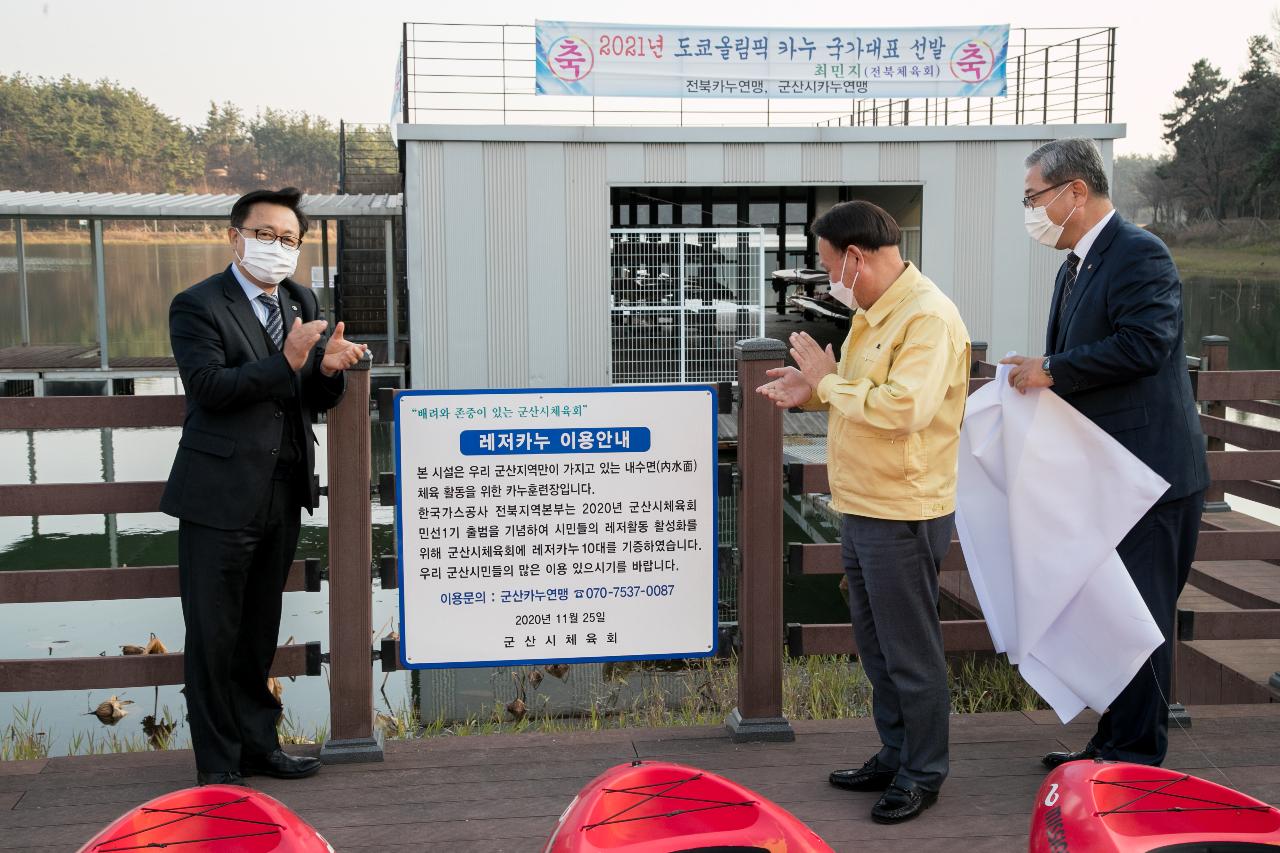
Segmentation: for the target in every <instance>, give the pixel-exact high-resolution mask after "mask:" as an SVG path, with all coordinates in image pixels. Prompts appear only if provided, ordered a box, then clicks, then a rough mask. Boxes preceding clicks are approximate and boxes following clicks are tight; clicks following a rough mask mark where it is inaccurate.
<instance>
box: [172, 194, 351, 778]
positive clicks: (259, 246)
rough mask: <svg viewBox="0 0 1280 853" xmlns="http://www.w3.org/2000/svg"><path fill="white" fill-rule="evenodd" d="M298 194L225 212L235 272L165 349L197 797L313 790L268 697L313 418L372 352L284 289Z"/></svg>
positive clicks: (181, 320) (185, 307)
mask: <svg viewBox="0 0 1280 853" xmlns="http://www.w3.org/2000/svg"><path fill="white" fill-rule="evenodd" d="M301 198H302V194H301V192H300V191H298V190H296V189H293V188H291V187H290V188H286V189H283V190H279V191H278V192H273V191H269V190H255V191H254V192H251V193H248V194H247V195H244V196H242V197H241V198H240V199H239V200H238V201H236V203H235V205H234V206H233V207H232V209H231V226H230V227H229V228H228V229H227V239H228V241H229V243H230V246H231V250H232V253H233V254H234V256H235V260H234V262H233V263H232V264H231V265H230V266H228V267H227V269H225V270H223V271H222V272H220V273H218V274H217V275H215V276H212V277H210V278H207V279H205V280H204V281H202V282H200V283H199V284H197V285H194V286H193V287H190V288H188V289H186V290H184V291H182V292H181V293H179V294H178V295H177V296H175V297H174V298H173V303H172V304H171V305H170V307H169V338H170V342H171V344H172V347H173V355H174V358H175V359H176V360H177V363H178V371H179V373H181V375H182V383H183V386H184V387H185V389H186V395H187V414H186V419H185V420H184V422H183V426H182V438H181V440H180V441H179V443H178V453H177V455H176V456H175V457H174V460H173V470H172V471H171V472H170V474H169V482H168V484H167V485H166V486H165V491H164V497H163V499H162V501H161V504H160V508H161V509H162V510H163V511H164V512H166V513H168V514H169V515H173V516H177V518H178V519H179V523H178V577H179V582H180V586H181V596H182V615H183V618H184V620H185V622H186V628H187V635H186V646H185V649H184V653H185V680H186V699H187V715H188V719H189V721H190V723H191V741H192V745H193V746H194V748H195V753H196V769H197V782H198V783H199V784H201V785H205V784H214V783H222V784H243V778H242V777H243V776H244V775H247V774H253V773H258V774H264V775H270V776H276V777H279V778H300V777H303V776H310V775H311V774H313V773H315V772H316V771H317V770H319V769H320V762H319V761H318V760H316V759H314V758H300V757H295V756H290V755H288V754H287V753H285V752H284V751H283V750H281V749H280V742H279V740H278V738H277V736H276V719H277V718H278V716H279V714H280V710H281V708H280V704H279V703H278V702H277V701H276V699H275V698H274V697H273V696H272V695H271V692H270V691H269V690H268V688H267V677H268V673H269V671H270V668H271V661H272V658H273V657H274V655H275V650H276V644H277V642H278V634H279V630H280V606H281V600H282V595H283V590H284V584H285V579H286V577H287V576H288V573H289V566H290V564H291V563H292V562H293V555H294V551H295V550H296V549H297V545H298V532H299V528H300V524H301V512H300V510H301V508H302V507H304V506H305V507H306V508H307V510H308V512H309V511H311V510H312V509H314V508H315V507H316V505H317V498H318V495H317V490H316V485H315V482H314V478H313V476H312V473H313V471H314V467H315V444H316V438H315V435H314V434H313V432H312V429H311V423H312V421H313V419H314V418H315V416H316V415H317V414H318V413H320V412H323V411H325V410H327V409H330V408H332V407H333V406H335V405H336V404H337V403H338V401H339V399H341V397H342V393H343V390H344V388H345V384H344V383H345V379H344V376H343V371H344V370H345V369H346V368H348V367H350V366H351V365H353V364H355V362H356V361H357V360H359V359H360V358H361V357H362V356H363V354H364V349H365V348H364V347H363V346H362V345H360V344H356V343H352V342H350V341H347V340H345V339H344V338H343V324H342V323H338V324H337V327H336V329H335V330H334V333H333V335H332V336H328V337H326V336H324V331H325V328H326V326H327V323H326V322H325V321H324V320H319V319H316V317H317V315H318V314H319V308H318V305H317V303H316V298H315V295H314V294H312V292H311V290H310V289H309V288H306V287H301V286H299V285H297V284H295V283H294V282H292V281H290V280H289V279H288V276H289V275H291V274H292V273H293V271H294V268H295V266H296V265H297V260H298V253H299V249H300V247H301V245H302V239H303V237H304V236H305V234H306V233H307V218H306V216H305V215H304V214H303V213H302V211H301V209H300V208H299V204H300V202H301Z"/></svg>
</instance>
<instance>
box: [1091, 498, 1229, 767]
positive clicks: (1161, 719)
mask: <svg viewBox="0 0 1280 853" xmlns="http://www.w3.org/2000/svg"><path fill="white" fill-rule="evenodd" d="M1203 511H1204V492H1197V493H1195V494H1194V495H1189V496H1187V497H1185V498H1178V499H1176V500H1171V501H1166V502H1164V503H1161V504H1156V505H1155V506H1153V507H1152V508H1151V509H1150V510H1148V511H1147V514H1146V515H1144V516H1143V517H1142V518H1141V519H1139V520H1138V523H1137V524H1135V525H1134V526H1133V529H1132V530H1130V531H1129V533H1128V535H1126V536H1125V538H1124V539H1123V540H1121V542H1120V545H1119V547H1117V548H1116V551H1117V552H1118V553H1119V554H1120V559H1121V560H1123V561H1124V565H1125V568H1126V569H1128V570H1129V576H1130V577H1131V578H1133V582H1134V584H1135V585H1136V586H1137V587H1138V592H1139V594H1141V596H1142V600H1143V601H1145V602H1146V603H1147V608H1148V609H1149V610H1150V611H1151V616H1152V618H1154V619H1155V620H1156V624H1157V625H1159V626H1160V633H1162V634H1164V642H1163V643H1162V644H1161V645H1160V647H1159V648H1157V649H1156V650H1155V651H1154V652H1152V653H1151V657H1150V658H1149V659H1148V661H1147V662H1146V663H1144V664H1143V665H1142V668H1141V669H1140V670H1138V672H1137V674H1136V675H1134V677H1133V679H1132V680H1131V681H1130V682H1129V683H1128V685H1126V686H1125V688H1124V690H1122V691H1120V695H1119V696H1117V697H1116V698H1115V699H1114V700H1113V701H1112V702H1111V707H1110V708H1108V709H1107V712H1106V713H1105V714H1103V715H1102V718H1101V719H1100V720H1098V730H1097V731H1096V732H1095V733H1094V735H1093V738H1092V742H1093V745H1094V746H1096V747H1097V748H1098V749H1099V750H1100V751H1101V754H1102V757H1103V758H1109V759H1113V760H1115V761H1132V762H1134V763H1136V764H1150V765H1156V766H1159V764H1160V763H1161V762H1163V761H1164V756H1165V752H1166V751H1167V749H1168V746H1169V705H1168V701H1166V700H1167V699H1168V700H1170V701H1171V700H1172V697H1170V695H1169V691H1170V688H1171V682H1172V680H1173V643H1174V637H1173V629H1174V620H1175V617H1176V611H1177V607H1178V596H1179V595H1181V594H1182V588H1183V587H1184V586H1186V583H1187V575H1189V574H1190V573H1191V562H1192V561H1193V560H1194V559H1195V553H1196V541H1197V540H1198V539H1199V536H1200V515H1201V513H1202V512H1203Z"/></svg>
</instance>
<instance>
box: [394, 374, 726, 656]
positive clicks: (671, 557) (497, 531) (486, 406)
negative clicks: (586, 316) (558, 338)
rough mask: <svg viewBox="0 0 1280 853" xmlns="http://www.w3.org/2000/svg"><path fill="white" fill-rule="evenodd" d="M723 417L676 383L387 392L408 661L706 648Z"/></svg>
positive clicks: (711, 645) (692, 652) (712, 615)
mask: <svg viewBox="0 0 1280 853" xmlns="http://www.w3.org/2000/svg"><path fill="white" fill-rule="evenodd" d="M716 411H717V408H716V393H715V390H714V389H713V388H708V387H702V386H687V385H677V386H624V387H616V386H615V387H612V388H572V389H544V388H538V389H527V390H510V391H507V390H500V391H492V390H473V391H406V392H403V393H401V394H400V395H398V396H397V398H396V488H397V496H396V522H397V525H396V526H397V540H398V541H397V547H398V550H399V557H400V560H399V563H400V649H401V663H402V664H403V665H404V666H406V667H409V668H418V669H423V668H437V667H463V666H498V665H510V664H535V663H551V662H564V663H573V662H584V661H602V660H642V659H654V658H688V657H705V656H708V655H711V654H714V652H715V643H716V555H717V547H716V546H717V540H716Z"/></svg>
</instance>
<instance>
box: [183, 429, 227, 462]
mask: <svg viewBox="0 0 1280 853" xmlns="http://www.w3.org/2000/svg"><path fill="white" fill-rule="evenodd" d="M178 446H179V447H185V448H187V449H189V450H198V451H200V452H201V453H208V454H210V455H211V456H219V457H221V458H223V459H227V458H229V457H230V456H231V454H232V453H234V452H235V450H236V442H235V439H231V438H227V437H226V436H225V435H218V434H216V433H212V432H205V431H204V430H199V429H186V430H183V431H182V438H181V439H179V441H178Z"/></svg>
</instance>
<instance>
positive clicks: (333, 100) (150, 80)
mask: <svg viewBox="0 0 1280 853" xmlns="http://www.w3.org/2000/svg"><path fill="white" fill-rule="evenodd" d="M859 6H860V7H861V8H858V7H859ZM464 7H465V11H459V10H461V9H463V8H464ZM1278 8H1280V0H1216V2H1213V3H1211V4H1190V3H1186V4H1176V5H1175V4H1172V3H1165V4H1153V3H1138V2H1132V0H1131V2H1117V0H1074V2H1071V3H1027V2H1012V0H1000V2H995V1H994V0H970V2H967V3H957V2H955V0H914V2H912V3H910V4H902V5H901V6H899V5H898V4H879V5H874V4H873V5H871V6H868V5H866V4H853V3H850V2H848V0H841V2H832V1H831V0H815V2H809V3H797V4H795V5H794V6H789V5H784V4H777V3H760V4H759V5H755V4H747V3H744V2H742V0H700V2H697V3H689V2H688V0H646V2H645V3H644V4H637V5H636V6H635V7H631V8H628V7H625V6H623V5H621V4H618V5H616V6H615V5H613V4H609V5H608V6H607V7H606V6H605V4H601V3H599V2H598V0H595V2H584V1H583V0H543V2H538V3H534V2H515V1H514V0H485V2H483V3H477V4H476V5H475V6H474V7H469V6H467V5H466V4H449V5H448V6H445V5H444V4H441V3H439V2H438V0H430V2H427V0H418V2H405V0H399V1H398V2H395V1H394V0H364V2H362V3H354V2H350V0H347V1H346V2H336V0H314V2H310V3H305V4H302V3H298V4H264V5H258V4H207V3H191V2H183V0H179V2H173V0H167V2H159V0H105V2H104V0H0V74H5V75H10V74H15V73H23V74H27V75H31V76H45V77H60V76H62V75H64V74H70V75H72V76H73V77H80V78H83V79H88V80H98V79H102V78H108V79H111V80H114V81H116V82H117V83H120V84H122V85H125V86H128V87H132V88H135V89H137V90H138V91H139V92H141V93H142V94H143V95H144V96H146V97H147V98H148V99H149V100H151V101H152V102H153V103H154V104H156V105H157V106H158V107H159V108H160V109H161V110H162V111H164V112H165V113H167V114H168V115H171V116H173V117H175V118H177V119H179V120H180V121H182V122H184V123H186V124H191V125H195V124H199V123H201V122H202V121H203V120H204V117H205V114H206V113H207V112H208V109H209V103H210V101H216V102H218V103H222V102H224V101H231V102H233V103H235V104H238V105H239V106H240V107H241V108H243V109H244V110H245V111H246V112H247V113H249V114H253V113H254V112H256V111H258V110H259V109H263V108H267V107H271V108H275V109H283V110H304V111H306V112H309V113H312V114H314V115H320V116H324V117H325V118H328V119H330V120H331V121H334V122H335V123H336V122H337V120H338V119H346V120H347V121H353V122H385V121H386V120H387V115H388V111H389V108H390V103H391V97H392V84H393V80H394V73H395V61H396V55H397V51H398V50H399V43H400V34H401V26H400V25H401V23H402V22H403V21H429V22H436V23H445V22H456V23H490V24H500V23H507V24H531V23H533V20H534V19H535V18H541V19H544V20H565V21H584V22H594V21H602V20H603V21H607V22H616V23H635V24H641V23H650V24H687V25H699V24H700V25H708V26H719V25H726V24H728V25H736V26H761V27H769V26H775V27H799V26H810V27H848V26H859V27H876V26H944V25H952V26H955V25H971V24H1002V23H1008V24H1010V25H1011V26H1013V27H1029V28H1036V27H1112V26H1114V27H1117V28H1118V33H1117V47H1116V91H1115V121H1117V122H1120V123H1123V124H1125V125H1127V136H1126V138H1125V139H1122V140H1118V141H1117V143H1116V153H1117V154H1157V153H1160V152H1162V151H1163V150H1164V143H1163V142H1162V140H1161V138H1160V136H1161V134H1162V133H1163V130H1164V128H1163V125H1162V123H1161V120H1160V114H1161V113H1162V112H1167V111H1168V110H1169V109H1170V108H1171V107H1172V106H1173V103H1174V98H1173V92H1174V90H1175V89H1177V88H1178V87H1179V86H1181V85H1182V84H1183V83H1184V82H1185V80H1186V78H1187V74H1188V72H1189V71H1190V69H1191V65H1192V63H1194V62H1195V61H1196V60H1197V59H1201V58H1206V59H1208V60H1209V61H1210V62H1212V63H1213V64H1215V65H1217V66H1218V67H1219V68H1220V69H1221V70H1222V71H1223V73H1224V74H1225V75H1226V76H1227V77H1228V78H1235V77H1238V76H1239V74H1240V72H1241V71H1242V70H1243V69H1244V66H1245V62H1246V59H1247V55H1248V54H1247V45H1246V39H1247V38H1248V37H1249V36H1251V35H1259V34H1265V35H1268V36H1271V37H1273V38H1274V37H1275V36H1276V31H1275V28H1274V24H1273V15H1274V14H1275V13H1276V10H1277V9H1278ZM606 9H607V11H606ZM851 9H856V11H849V10H851ZM624 10H625V11H624ZM904 10H905V11H904ZM1206 12H1207V13H1208V14H1203V13H1206ZM1197 13H1201V14H1197Z"/></svg>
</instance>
